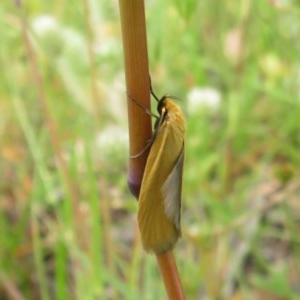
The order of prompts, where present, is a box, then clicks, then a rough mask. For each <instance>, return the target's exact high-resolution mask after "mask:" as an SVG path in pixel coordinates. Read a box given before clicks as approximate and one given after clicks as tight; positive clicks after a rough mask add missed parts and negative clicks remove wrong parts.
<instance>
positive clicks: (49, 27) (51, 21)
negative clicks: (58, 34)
mask: <svg viewBox="0 0 300 300" xmlns="http://www.w3.org/2000/svg"><path fill="white" fill-rule="evenodd" d="M31 25H32V28H33V31H34V32H35V33H36V34H37V35H39V36H42V35H43V34H45V33H46V34H47V33H48V32H51V31H56V30H58V29H59V24H58V23H57V20H56V19H55V18H53V17H52V16H49V15H41V16H37V17H36V18H34V19H33V20H32V22H31Z"/></svg>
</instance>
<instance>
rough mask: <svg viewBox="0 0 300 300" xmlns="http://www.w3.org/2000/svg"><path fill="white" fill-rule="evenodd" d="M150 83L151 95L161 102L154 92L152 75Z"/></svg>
mask: <svg viewBox="0 0 300 300" xmlns="http://www.w3.org/2000/svg"><path fill="white" fill-rule="evenodd" d="M149 81H150V93H151V95H152V96H153V98H154V99H155V100H156V101H157V102H159V99H158V97H157V96H156V95H155V93H154V91H153V89H152V82H151V76H150V75H149Z"/></svg>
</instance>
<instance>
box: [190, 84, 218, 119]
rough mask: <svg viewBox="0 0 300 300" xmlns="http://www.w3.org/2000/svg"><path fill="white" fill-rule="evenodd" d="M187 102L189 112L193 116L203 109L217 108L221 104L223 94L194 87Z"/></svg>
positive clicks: (205, 88)
mask: <svg viewBox="0 0 300 300" xmlns="http://www.w3.org/2000/svg"><path fill="white" fill-rule="evenodd" d="M187 100H188V112H189V113H190V114H193V113H195V112H196V111H198V110H199V109H202V108H203V107H208V108H217V107H218V106H219V105H220V102H221V94H220V92H219V91H217V90H216V89H213V88H210V87H194V88H192V89H191V90H190V91H189V93H188V95H187Z"/></svg>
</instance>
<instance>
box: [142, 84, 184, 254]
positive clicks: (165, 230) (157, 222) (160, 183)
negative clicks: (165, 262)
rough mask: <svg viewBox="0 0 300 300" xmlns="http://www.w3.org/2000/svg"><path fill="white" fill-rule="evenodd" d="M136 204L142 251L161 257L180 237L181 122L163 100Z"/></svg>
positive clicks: (169, 103)
mask: <svg viewBox="0 0 300 300" xmlns="http://www.w3.org/2000/svg"><path fill="white" fill-rule="evenodd" d="M151 94H152V95H153V97H154V98H155V99H156V100H157V102H158V105H157V111H158V113H159V116H158V117H157V120H156V123H155V127H154V132H153V136H152V140H151V148H150V151H149V155H148V158H147V162H146V166H145V171H144V175H143V179H142V184H141V189H140V195H139V200H138V225H139V229H140V233H141V239H142V244H143V248H144V249H145V250H146V251H147V252H153V253H156V254H161V253H164V252H167V251H169V250H171V249H172V248H173V247H174V245H175V243H176V242H177V240H178V238H179V237H180V236H181V228H180V209H181V190H182V174H183V163H184V141H185V120H184V116H183V113H182V111H181V109H180V107H179V106H177V105H176V104H175V103H174V102H173V101H172V99H173V98H175V97H171V96H167V95H165V96H163V97H162V98H161V99H158V98H157V97H156V95H155V94H154V92H153V91H152V88H151Z"/></svg>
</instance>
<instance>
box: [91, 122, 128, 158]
mask: <svg viewBox="0 0 300 300" xmlns="http://www.w3.org/2000/svg"><path fill="white" fill-rule="evenodd" d="M96 144H97V145H98V147H99V148H100V153H101V157H102V158H104V159H106V158H108V157H114V156H115V155H118V154H121V155H124V156H125V154H124V153H126V152H128V132H127V131H126V130H124V129H123V128H122V127H118V126H114V125H109V126H107V127H106V128H105V129H103V130H102V131H101V132H100V133H99V134H98V136H97V139H96ZM126 155H127V154H126Z"/></svg>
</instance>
